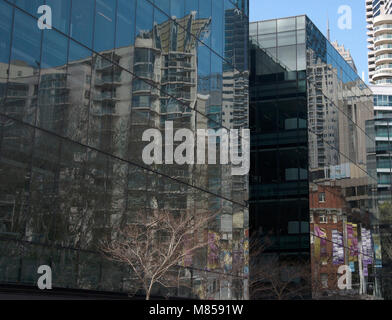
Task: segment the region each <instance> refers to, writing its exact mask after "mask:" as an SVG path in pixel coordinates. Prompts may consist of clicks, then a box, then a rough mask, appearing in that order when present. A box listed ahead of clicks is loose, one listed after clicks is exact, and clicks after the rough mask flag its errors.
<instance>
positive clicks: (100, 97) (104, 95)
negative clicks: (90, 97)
mask: <svg viewBox="0 0 392 320" xmlns="http://www.w3.org/2000/svg"><path fill="white" fill-rule="evenodd" d="M94 100H95V101H104V100H118V99H117V96H116V94H115V93H113V92H101V93H97V94H95V95H94Z"/></svg>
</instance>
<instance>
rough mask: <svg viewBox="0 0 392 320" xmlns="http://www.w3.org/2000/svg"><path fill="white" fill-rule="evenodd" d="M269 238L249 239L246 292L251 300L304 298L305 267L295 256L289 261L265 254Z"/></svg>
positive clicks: (306, 285) (306, 273)
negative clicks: (247, 284) (248, 274)
mask: <svg viewBox="0 0 392 320" xmlns="http://www.w3.org/2000/svg"><path fill="white" fill-rule="evenodd" d="M269 245H270V244H269V241H268V240H267V239H264V241H261V240H260V239H259V238H257V237H252V239H251V242H250V253H251V254H250V280H249V291H250V294H251V298H252V299H260V300H291V299H305V298H306V296H307V295H308V294H309V268H308V267H307V263H306V262H305V261H304V262H303V263H302V264H301V263H298V257H295V258H296V259H294V260H291V259H289V258H282V257H279V256H278V255H276V254H270V253H268V251H267V250H268V247H269Z"/></svg>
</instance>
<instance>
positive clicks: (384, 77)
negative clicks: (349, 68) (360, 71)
mask: <svg viewBox="0 0 392 320" xmlns="http://www.w3.org/2000/svg"><path fill="white" fill-rule="evenodd" d="M391 12H392V1H391V0H375V1H372V0H366V21H367V29H368V32H367V34H368V43H369V44H368V49H369V53H368V60H369V80H370V83H372V84H390V83H392V15H391Z"/></svg>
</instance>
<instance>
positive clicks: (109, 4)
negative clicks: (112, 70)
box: [94, 0, 116, 52]
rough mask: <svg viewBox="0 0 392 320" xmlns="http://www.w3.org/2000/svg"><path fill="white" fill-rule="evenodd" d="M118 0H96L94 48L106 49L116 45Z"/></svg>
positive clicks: (96, 49) (98, 49) (97, 49)
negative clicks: (115, 31) (115, 32)
mask: <svg viewBox="0 0 392 320" xmlns="http://www.w3.org/2000/svg"><path fill="white" fill-rule="evenodd" d="M115 23H116V0H96V15H95V30H94V50H95V51H98V52H100V51H104V50H110V49H113V47H114V30H115Z"/></svg>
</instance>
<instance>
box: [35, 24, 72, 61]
mask: <svg viewBox="0 0 392 320" xmlns="http://www.w3.org/2000/svg"><path fill="white" fill-rule="evenodd" d="M67 52H68V38H66V37H65V36H64V35H62V34H60V33H59V32H57V31H56V30H54V29H52V30H45V32H44V35H43V41H42V61H41V68H42V69H46V68H53V67H59V66H64V65H65V64H66V63H67Z"/></svg>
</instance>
